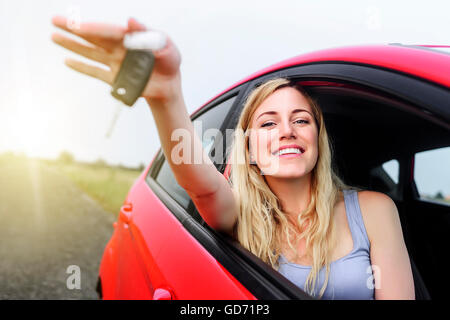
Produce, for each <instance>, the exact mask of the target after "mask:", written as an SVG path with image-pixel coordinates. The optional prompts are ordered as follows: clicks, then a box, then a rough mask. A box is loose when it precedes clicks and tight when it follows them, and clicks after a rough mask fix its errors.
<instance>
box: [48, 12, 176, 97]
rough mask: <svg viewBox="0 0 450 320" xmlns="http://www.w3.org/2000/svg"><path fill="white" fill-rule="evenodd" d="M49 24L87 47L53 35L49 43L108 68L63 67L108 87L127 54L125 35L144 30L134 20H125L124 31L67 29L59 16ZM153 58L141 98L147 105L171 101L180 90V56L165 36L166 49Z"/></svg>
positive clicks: (87, 26) (72, 63)
mask: <svg viewBox="0 0 450 320" xmlns="http://www.w3.org/2000/svg"><path fill="white" fill-rule="evenodd" d="M52 23H53V25H55V26H56V27H58V28H61V29H63V30H65V31H67V32H70V33H72V34H74V35H76V36H78V37H80V38H82V39H84V40H85V41H87V42H88V44H84V43H81V42H79V41H76V40H73V39H71V38H69V37H66V36H63V35H62V34H60V33H53V34H52V40H53V41H54V42H55V43H57V44H59V45H60V46H62V47H64V48H66V49H68V50H70V51H73V52H75V53H78V54H80V55H82V56H84V57H86V58H88V59H91V60H94V61H96V62H99V63H101V64H104V65H105V66H106V67H108V68H107V69H104V68H100V67H97V66H93V65H90V64H86V63H83V62H81V61H78V60H74V59H66V61H65V63H66V65H67V66H69V67H70V68H72V69H74V70H76V71H78V72H81V73H84V74H86V75H88V76H91V77H94V78H97V79H100V80H102V81H104V82H106V83H108V84H110V85H112V84H113V82H114V79H115V78H116V75H117V73H118V72H119V69H120V66H121V64H122V61H123V59H124V57H125V54H126V50H127V49H126V48H125V47H124V45H123V39H124V36H125V35H126V34H127V33H131V32H135V31H145V30H147V29H146V28H145V26H144V25H142V24H140V23H138V22H137V21H136V20H135V19H133V18H130V19H129V20H128V26H127V27H122V26H118V25H111V24H103V23H81V24H80V25H79V28H69V27H68V20H67V18H65V17H61V16H55V17H53V19H52ZM166 36H167V35H166ZM153 54H154V56H155V65H154V67H153V71H152V74H151V76H150V80H149V82H148V83H147V85H146V87H145V89H144V91H143V92H142V95H141V96H142V97H145V98H147V99H148V100H149V101H157V100H160V101H165V100H170V99H172V98H173V97H174V96H175V95H176V94H178V93H179V92H178V91H177V90H181V86H180V64H181V55H180V52H179V51H178V49H177V47H176V46H175V44H174V43H173V42H172V41H171V39H170V37H169V36H167V43H166V46H165V47H164V48H162V49H161V50H157V51H153Z"/></svg>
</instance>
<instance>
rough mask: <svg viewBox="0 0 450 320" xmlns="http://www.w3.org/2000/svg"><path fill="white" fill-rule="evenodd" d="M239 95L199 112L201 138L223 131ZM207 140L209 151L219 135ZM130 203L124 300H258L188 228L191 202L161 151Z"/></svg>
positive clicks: (122, 288)
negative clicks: (208, 132) (222, 126)
mask: <svg viewBox="0 0 450 320" xmlns="http://www.w3.org/2000/svg"><path fill="white" fill-rule="evenodd" d="M238 93H239V90H234V91H233V92H231V93H228V94H227V95H225V96H223V97H220V98H218V99H216V100H215V101H214V102H212V103H210V104H209V105H208V106H206V107H205V108H202V110H201V111H200V112H197V114H196V115H195V117H194V119H193V120H194V127H195V129H196V131H197V134H199V136H200V137H203V136H204V135H203V134H204V133H205V132H206V131H207V130H209V129H217V130H220V127H221V125H222V123H223V122H224V120H225V118H226V117H227V115H228V113H229V111H230V109H231V107H232V105H233V103H234V102H235V101H236V97H237V94H238ZM199 124H201V127H200V126H199ZM210 132H211V131H210ZM204 137H206V138H204V139H203V140H202V141H203V144H204V148H205V149H211V148H212V144H213V143H214V136H213V135H211V134H209V135H205V136H204ZM211 151H212V150H211ZM126 202H127V203H128V205H129V206H132V209H131V210H130V211H131V214H130V219H129V221H128V223H127V224H125V225H128V226H125V227H124V229H128V230H129V232H122V235H121V239H120V241H121V248H120V254H121V258H120V259H119V260H120V263H119V265H120V266H119V274H118V278H119V279H118V282H117V286H118V290H119V292H118V297H120V298H154V299H254V296H253V295H252V294H251V293H250V292H248V290H246V289H245V288H244V287H243V286H242V285H241V284H240V283H239V282H238V281H236V279H235V278H234V277H233V276H231V275H230V274H229V273H228V272H227V270H226V269H225V268H223V266H221V265H220V263H218V262H217V261H216V260H215V259H214V257H212V256H211V255H210V254H208V252H207V251H205V249H204V248H203V247H202V246H201V245H199V243H198V242H197V241H196V239H195V238H194V237H193V236H192V235H191V234H190V233H189V232H188V231H187V230H186V227H185V226H186V224H190V223H192V219H193V218H192V216H191V215H190V212H189V211H190V207H191V201H190V199H189V197H188V195H187V193H186V192H185V191H184V190H183V189H182V188H181V187H180V186H179V185H178V183H177V182H176V180H175V178H174V176H173V174H172V171H171V170H170V166H169V165H168V163H167V162H166V161H165V159H164V155H163V154H162V153H161V152H160V155H159V156H158V157H157V158H156V159H155V161H154V164H153V165H152V168H151V170H150V172H149V174H148V175H147V176H146V178H145V179H144V180H142V181H141V182H140V183H137V184H136V185H135V186H134V187H133V188H132V190H131V191H130V194H129V196H128V198H127V201H126ZM124 283H125V284H124ZM212 284H214V286H212Z"/></svg>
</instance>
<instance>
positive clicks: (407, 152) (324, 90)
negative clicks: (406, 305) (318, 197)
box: [307, 85, 450, 299]
mask: <svg viewBox="0 0 450 320" xmlns="http://www.w3.org/2000/svg"><path fill="white" fill-rule="evenodd" d="M307 90H308V92H309V94H310V95H311V96H312V97H313V98H314V99H315V100H316V101H317V102H318V103H319V105H320V106H321V108H322V110H323V113H324V117H325V122H326V126H327V131H328V134H329V137H330V139H331V140H332V146H333V154H334V160H335V165H336V167H335V170H336V171H337V173H338V175H339V176H340V177H341V178H342V179H343V180H344V182H345V183H347V184H348V185H352V186H356V187H360V188H362V189H366V190H373V191H379V192H382V193H385V194H387V195H389V196H390V197H391V198H392V199H393V200H394V202H395V203H396V206H397V209H398V211H399V216H400V220H401V223H402V228H403V236H404V238H405V243H406V246H407V249H408V252H409V255H410V260H411V266H412V271H413V277H414V284H415V290H416V299H431V298H432V297H435V298H438V297H442V296H444V295H445V292H444V290H445V287H446V286H447V285H448V284H449V283H448V280H447V281H443V280H442V277H439V272H438V271H439V270H440V268H439V266H440V264H439V262H440V261H441V262H442V263H443V262H444V261H445V260H444V259H445V258H444V257H443V253H445V252H446V248H445V242H446V241H445V238H444V237H445V234H446V232H448V230H449V227H450V223H449V222H450V217H449V214H450V203H448V204H447V205H446V204H437V203H431V202H427V201H423V200H421V199H419V195H418V193H417V190H416V188H415V183H414V176H413V165H414V155H415V154H416V153H417V152H421V151H425V150H431V149H436V148H441V147H447V146H450V130H449V129H450V128H449V125H448V124H447V123H445V122H443V121H440V120H439V119H436V118H434V117H431V116H430V114H428V113H424V112H421V111H419V110H418V108H417V107H415V106H413V105H411V104H410V103H407V102H404V101H401V100H399V99H398V98H394V97H390V96H388V95H386V94H385V93H380V92H376V91H374V90H372V89H368V88H363V87H359V88H358V87H355V86H354V85H349V86H342V85H339V86H330V85H325V86H311V87H309V88H308V89H307ZM393 159H394V160H396V161H397V162H398V174H399V176H398V177H397V179H395V180H397V181H394V179H393V178H392V177H391V176H390V175H389V174H387V172H386V171H385V170H384V169H383V166H382V165H383V164H384V163H386V162H388V161H391V160H393ZM419 203H420V205H418V204H419ZM419 208H421V209H424V210H423V211H422V210H420V209H419ZM424 220H425V221H426V225H427V227H428V228H427V229H426V230H423V228H424ZM423 238H427V239H426V240H424V239H423Z"/></svg>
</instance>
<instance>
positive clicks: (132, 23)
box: [127, 18, 147, 32]
mask: <svg viewBox="0 0 450 320" xmlns="http://www.w3.org/2000/svg"><path fill="white" fill-rule="evenodd" d="M145 30H147V28H146V27H145V26H144V25H143V24H141V23H139V22H138V21H137V20H136V19H135V18H130V19H128V30H127V32H134V31H145Z"/></svg>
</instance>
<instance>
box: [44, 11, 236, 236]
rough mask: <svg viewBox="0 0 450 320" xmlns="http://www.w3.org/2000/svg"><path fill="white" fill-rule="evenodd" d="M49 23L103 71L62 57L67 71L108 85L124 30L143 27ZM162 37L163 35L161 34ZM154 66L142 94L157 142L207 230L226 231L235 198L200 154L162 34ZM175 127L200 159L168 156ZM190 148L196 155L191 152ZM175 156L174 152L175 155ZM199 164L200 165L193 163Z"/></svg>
mask: <svg viewBox="0 0 450 320" xmlns="http://www.w3.org/2000/svg"><path fill="white" fill-rule="evenodd" d="M52 23H53V24H54V25H55V26H56V27H58V28H61V29H63V30H65V31H67V32H70V33H72V34H74V35H76V36H78V37H80V38H82V39H84V40H86V41H87V42H88V44H84V43H81V42H79V41H76V40H73V39H71V38H68V37H66V36H64V35H62V34H60V33H54V34H53V35H52V40H53V41H54V42H55V43H57V44H59V45H61V46H62V47H64V48H66V49H68V50H70V51H73V52H75V53H78V54H80V55H82V56H84V57H86V58H89V59H91V60H94V61H96V62H100V63H102V64H104V65H105V66H106V67H108V68H107V69H105V68H100V67H97V66H94V65H90V64H86V63H84V62H81V61H77V60H73V59H67V60H66V64H67V65H68V66H69V67H71V68H72V69H74V70H76V71H78V72H81V73H84V74H86V75H89V76H91V77H94V78H97V79H100V80H102V81H104V82H106V83H108V84H110V85H112V83H113V81H114V79H115V77H116V75H117V73H118V71H119V69H120V66H121V64H122V61H123V59H124V57H125V54H126V48H125V47H124V45H123V39H124V37H125V35H126V34H127V33H131V32H136V31H145V30H146V28H145V26H143V25H142V24H140V23H138V22H137V21H136V20H134V19H129V21H128V26H127V27H122V26H117V25H110V24H101V23H81V24H79V26H77V28H69V27H68V23H67V19H66V18H64V17H60V16H56V17H54V18H53V19H52ZM166 36H167V35H166ZM153 54H154V57H155V64H154V67H153V71H152V74H151V76H150V80H149V81H148V83H147V85H146V86H145V89H144V91H143V93H142V97H144V98H145V99H146V101H147V102H148V104H149V106H150V110H151V112H152V114H153V118H154V120H155V123H156V126H157V129H158V135H159V138H160V141H161V146H162V149H163V151H164V155H165V156H166V159H167V161H168V162H169V165H170V167H171V169H172V171H173V173H174V175H175V178H176V180H177V182H178V184H179V185H180V186H181V187H183V188H184V189H185V190H186V192H187V193H188V194H189V196H190V197H191V198H192V200H193V201H194V204H195V205H196V207H197V209H198V211H199V213H200V214H201V215H202V217H203V219H204V220H205V221H206V223H208V225H210V226H211V227H212V228H215V229H219V230H223V231H226V232H229V231H231V229H232V226H233V225H234V223H235V221H236V217H237V202H236V199H235V197H234V195H233V192H232V190H231V187H230V185H229V184H228V182H227V181H226V179H225V178H224V177H223V175H222V174H221V173H220V172H218V171H217V169H216V168H215V166H214V164H213V163H212V161H211V160H210V158H209V157H208V155H207V154H206V153H205V152H204V150H203V146H202V142H201V140H200V138H199V137H198V136H197V134H196V132H195V130H194V126H193V124H192V122H191V120H190V117H189V114H188V112H187V109H186V105H185V102H184V98H183V94H182V88H181V74H180V64H181V55H180V52H179V51H178V49H177V47H176V46H175V44H174V43H173V42H172V41H171V39H170V37H169V36H167V42H166V46H165V47H164V48H162V49H160V50H157V51H153ZM175 130H178V132H182V133H183V135H182V136H183V139H187V140H186V141H190V143H189V144H188V145H186V144H183V146H184V147H188V148H190V150H183V152H190V154H191V155H192V156H191V157H190V158H191V159H201V160H202V161H197V162H192V161H186V162H183V161H181V162H180V161H179V159H173V157H172V150H173V149H174V147H175V146H177V145H178V144H179V143H180V142H179V141H178V140H175V141H172V133H173V132H174V131H175ZM195 152H197V153H199V154H195ZM176 155H177V156H179V155H178V154H176ZM198 162H199V163H198Z"/></svg>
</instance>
